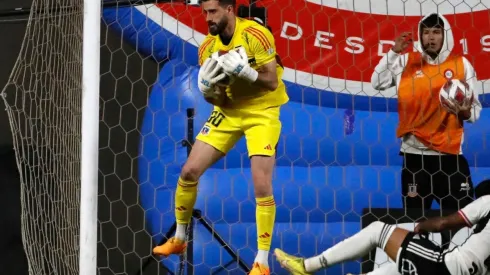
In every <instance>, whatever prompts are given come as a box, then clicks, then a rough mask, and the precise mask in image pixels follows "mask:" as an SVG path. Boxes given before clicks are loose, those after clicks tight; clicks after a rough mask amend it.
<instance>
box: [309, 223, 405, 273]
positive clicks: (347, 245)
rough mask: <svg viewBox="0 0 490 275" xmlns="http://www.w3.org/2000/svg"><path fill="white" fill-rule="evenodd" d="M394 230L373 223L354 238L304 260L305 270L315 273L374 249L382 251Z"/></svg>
mask: <svg viewBox="0 0 490 275" xmlns="http://www.w3.org/2000/svg"><path fill="white" fill-rule="evenodd" d="M394 230H395V226H393V225H389V224H385V223H383V222H378V221H376V222H373V223H371V224H370V225H369V226H368V227H366V228H364V229H363V230H361V231H360V232H358V233H357V234H355V235H354V236H352V237H350V238H348V239H346V240H344V241H342V242H340V243H338V244H336V245H334V246H333V247H331V248H329V249H327V250H325V251H323V253H322V254H320V255H318V256H315V257H312V258H309V259H306V260H305V269H306V271H307V272H316V271H318V270H320V269H322V268H327V267H328V266H332V265H335V264H338V263H341V262H345V261H351V260H355V259H358V258H360V257H362V256H365V255H366V254H367V253H369V252H370V251H371V250H372V249H374V248H375V247H379V248H381V249H383V250H384V248H385V246H386V243H387V242H388V240H389V239H390V237H391V234H392V233H393V231H394Z"/></svg>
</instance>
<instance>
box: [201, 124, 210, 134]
mask: <svg viewBox="0 0 490 275" xmlns="http://www.w3.org/2000/svg"><path fill="white" fill-rule="evenodd" d="M210 131H211V129H209V127H208V126H204V127H202V129H201V135H203V136H207V135H208V134H209V132H210Z"/></svg>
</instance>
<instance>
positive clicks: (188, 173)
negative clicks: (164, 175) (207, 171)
mask: <svg viewBox="0 0 490 275" xmlns="http://www.w3.org/2000/svg"><path fill="white" fill-rule="evenodd" d="M201 173H202V172H201V169H200V168H199V167H197V166H196V165H192V164H185V165H184V167H183V168H182V171H181V172H180V177H181V178H182V179H183V180H185V181H190V182H194V181H198V180H199V177H201Z"/></svg>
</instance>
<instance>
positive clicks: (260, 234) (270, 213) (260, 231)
mask: <svg viewBox="0 0 490 275" xmlns="http://www.w3.org/2000/svg"><path fill="white" fill-rule="evenodd" d="M256 201H257V208H256V210H255V217H256V220H257V243H258V248H259V252H258V253H257V256H256V257H255V262H258V263H260V264H262V265H265V266H268V258H269V250H270V248H271V242H272V231H273V230H274V222H275V219H276V203H275V201H274V196H269V197H265V198H257V199H256Z"/></svg>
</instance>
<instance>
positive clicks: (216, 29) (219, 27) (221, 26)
mask: <svg viewBox="0 0 490 275" xmlns="http://www.w3.org/2000/svg"><path fill="white" fill-rule="evenodd" d="M227 25H228V18H227V17H226V16H223V18H221V20H220V21H219V22H218V23H211V24H208V26H209V33H210V34H211V35H217V34H221V33H223V31H224V30H225V29H226V26H227Z"/></svg>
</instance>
